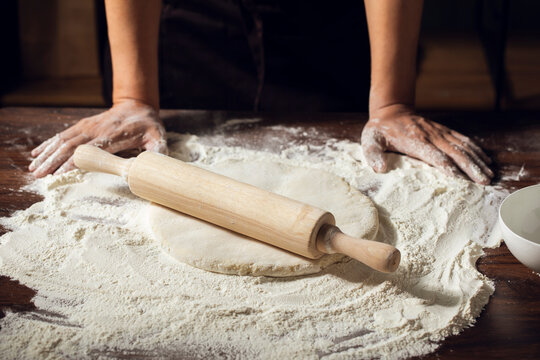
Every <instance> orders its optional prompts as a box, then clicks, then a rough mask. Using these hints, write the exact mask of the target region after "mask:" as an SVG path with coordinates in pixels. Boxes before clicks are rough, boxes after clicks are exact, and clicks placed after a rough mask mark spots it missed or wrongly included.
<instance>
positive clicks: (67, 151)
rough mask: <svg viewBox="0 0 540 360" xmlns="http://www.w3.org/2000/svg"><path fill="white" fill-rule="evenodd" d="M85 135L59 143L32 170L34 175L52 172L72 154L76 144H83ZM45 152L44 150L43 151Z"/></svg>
mask: <svg viewBox="0 0 540 360" xmlns="http://www.w3.org/2000/svg"><path fill="white" fill-rule="evenodd" d="M86 140H87V137H85V136H84V135H79V136H77V137H75V138H74V139H71V140H69V141H67V142H65V143H63V144H62V145H60V146H59V147H58V148H57V149H56V150H55V151H54V152H53V153H52V154H50V155H49V156H48V157H47V158H46V159H45V160H44V161H43V162H42V163H41V164H40V165H39V167H37V168H36V170H35V171H34V176H35V177H38V178H40V177H43V176H45V175H48V174H52V173H53V172H54V171H55V170H56V169H57V168H58V167H60V166H61V165H62V164H63V163H64V162H65V161H66V160H67V159H69V158H70V157H71V155H73V153H74V152H75V148H77V146H78V145H80V144H84V143H85V142H86ZM44 153H45V152H44Z"/></svg>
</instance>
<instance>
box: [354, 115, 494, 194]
mask: <svg viewBox="0 0 540 360" xmlns="http://www.w3.org/2000/svg"><path fill="white" fill-rule="evenodd" d="M361 142H362V149H363V150H364V155H365V157H366V159H367V161H368V163H369V165H370V166H371V167H372V168H373V169H374V170H375V171H376V172H386V170H387V163H386V158H385V156H384V152H385V151H386V150H389V151H395V152H400V153H403V154H406V155H409V156H411V157H414V158H417V159H420V160H422V161H424V162H426V163H428V164H430V165H432V166H434V167H436V168H439V169H441V170H442V171H444V172H445V173H446V174H448V175H452V176H455V177H463V173H465V174H466V175H467V176H468V177H469V178H470V179H472V180H473V181H474V182H476V183H479V184H484V185H487V184H489V183H490V182H491V179H492V178H493V172H492V171H491V169H490V168H489V167H488V165H487V164H490V163H491V159H490V158H489V157H488V156H487V155H486V154H485V153H484V152H483V151H482V149H481V148H480V147H479V146H478V145H476V144H475V143H474V142H473V141H472V140H471V139H469V138H468V137H466V136H465V135H462V134H460V133H458V132H456V131H454V130H451V129H449V128H447V127H446V126H444V125H441V124H438V123H436V122H434V121H430V120H428V119H426V118H424V117H422V116H419V115H417V114H415V112H414V111H413V110H412V109H410V108H408V107H406V106H404V105H391V106H388V107H385V108H383V109H380V110H378V111H376V112H375V113H374V114H370V120H369V121H368V122H367V124H366V126H365V127H364V130H363V131H362V140H361Z"/></svg>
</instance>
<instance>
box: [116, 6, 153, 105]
mask: <svg viewBox="0 0 540 360" xmlns="http://www.w3.org/2000/svg"><path fill="white" fill-rule="evenodd" d="M105 8H106V11H107V25H108V32H109V42H110V46H111V57H112V68H113V103H115V104H117V103H119V102H121V101H122V100H126V99H133V100H138V101H140V102H143V103H146V104H148V105H151V106H152V107H154V108H155V109H159V86H158V31H159V19H160V13H161V0H105Z"/></svg>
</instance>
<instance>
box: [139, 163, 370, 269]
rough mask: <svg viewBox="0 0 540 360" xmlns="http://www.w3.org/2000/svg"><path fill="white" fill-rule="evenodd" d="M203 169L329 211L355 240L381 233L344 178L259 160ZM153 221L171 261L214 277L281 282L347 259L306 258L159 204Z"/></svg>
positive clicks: (365, 202)
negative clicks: (216, 274) (276, 279)
mask: <svg viewBox="0 0 540 360" xmlns="http://www.w3.org/2000/svg"><path fill="white" fill-rule="evenodd" d="M197 165H199V166H201V164H197ZM202 166H203V167H205V168H207V169H208V170H211V171H213V172H216V173H219V174H222V175H225V176H229V177H231V178H234V179H237V180H239V181H242V182H245V183H248V184H251V185H254V186H257V187H260V188H263V189H266V190H269V191H272V192H275V193H277V194H281V195H284V196H287V197H290V198H292V199H295V200H298V201H302V202H305V203H307V204H310V205H313V206H316V207H319V208H322V209H325V210H328V211H330V212H331V213H332V214H334V216H335V218H336V225H337V226H338V227H339V228H340V229H341V230H342V231H343V232H345V233H346V234H349V235H351V236H355V237H362V238H364V239H373V238H374V237H375V235H376V233H377V229H378V225H379V222H378V215H377V209H376V207H375V206H374V205H373V203H372V202H371V200H370V199H369V198H368V197H366V196H365V195H363V194H362V193H361V192H360V191H358V190H356V189H354V188H352V187H351V186H349V184H348V183H347V182H346V181H345V180H344V179H342V178H340V177H338V176H335V175H332V174H330V173H328V172H326V171H323V170H318V169H310V168H304V167H296V166H291V165H288V164H285V163H281V162H279V161H276V160H273V159H260V158H257V159H255V158H254V159H249V158H248V159H242V160H235V159H224V160H221V161H218V162H215V163H213V164H211V165H202ZM223 196H226V194H224V195H223ZM269 215H270V216H271V214H269ZM149 221H150V225H151V228H152V231H153V232H154V234H155V236H156V238H157V240H159V241H160V242H161V244H162V246H163V248H164V249H165V250H166V251H167V252H168V253H169V254H170V255H171V256H172V257H174V258H175V259H177V260H180V261H182V262H184V263H187V264H190V265H192V266H195V267H198V268H201V269H204V270H208V271H213V272H219V273H225V274H237V275H254V276H260V275H265V276H277V277H283V276H295V275H305V274H312V273H316V272H319V271H321V270H322V269H324V268H325V267H326V266H328V265H330V264H333V263H335V262H338V261H340V260H342V259H343V258H344V256H342V255H338V254H334V255H325V256H323V257H322V258H320V259H317V260H311V259H307V258H304V257H302V256H300V255H296V254H293V253H290V252H288V251H285V250H282V249H279V248H276V247H274V246H272V245H268V244H265V243H263V242H260V241H257V240H254V239H251V238H248V237H246V236H243V235H240V234H237V233H234V232H231V231H228V230H225V229H223V228H220V227H218V226H215V225H212V224H210V223H207V222H205V221H202V220H199V219H196V218H193V217H190V216H188V215H184V214H181V213H179V212H176V211H174V210H170V209H167V208H165V207H162V206H159V205H157V204H152V205H151V207H150V211H149Z"/></svg>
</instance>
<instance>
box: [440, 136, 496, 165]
mask: <svg viewBox="0 0 540 360" xmlns="http://www.w3.org/2000/svg"><path fill="white" fill-rule="evenodd" d="M450 134H451V135H452V136H454V137H455V138H457V139H459V140H461V141H462V142H464V143H465V144H467V145H468V146H469V147H470V148H471V149H473V151H474V152H475V153H476V154H477V155H478V156H479V157H480V158H481V159H482V160H483V161H484V162H485V163H486V164H491V163H492V162H493V161H492V160H491V158H490V157H489V156H487V155H486V153H485V152H484V150H482V148H481V147H480V146H478V145H476V143H475V142H474V141H472V140H471V138H469V137H467V136H465V135H463V134H460V133H458V132H457V131H454V130H450Z"/></svg>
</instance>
